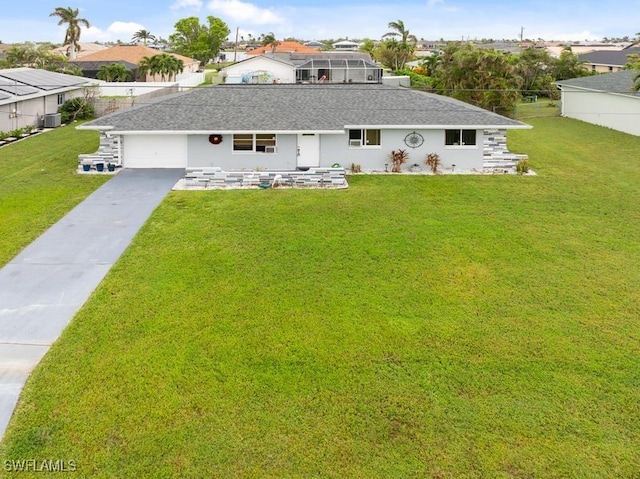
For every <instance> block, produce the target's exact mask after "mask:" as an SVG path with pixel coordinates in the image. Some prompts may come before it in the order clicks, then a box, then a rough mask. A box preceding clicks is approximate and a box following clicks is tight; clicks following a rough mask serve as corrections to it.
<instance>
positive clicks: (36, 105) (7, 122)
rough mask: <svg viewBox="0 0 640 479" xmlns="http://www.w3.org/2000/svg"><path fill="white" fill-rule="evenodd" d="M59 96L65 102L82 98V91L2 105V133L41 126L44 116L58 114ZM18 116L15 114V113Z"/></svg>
mask: <svg viewBox="0 0 640 479" xmlns="http://www.w3.org/2000/svg"><path fill="white" fill-rule="evenodd" d="M58 94H62V95H63V100H64V101H66V100H71V99H72V98H75V97H77V96H82V95H83V92H82V90H71V91H66V92H65V91H58V92H52V93H49V94H47V95H43V96H35V97H31V98H23V99H20V100H19V101H16V102H3V103H2V104H0V131H11V130H15V129H17V128H24V127H25V126H27V125H39V124H40V120H41V118H42V116H43V115H46V114H49V113H57V112H58V107H59V105H58ZM14 109H15V111H16V114H15V115H14V114H13V111H14Z"/></svg>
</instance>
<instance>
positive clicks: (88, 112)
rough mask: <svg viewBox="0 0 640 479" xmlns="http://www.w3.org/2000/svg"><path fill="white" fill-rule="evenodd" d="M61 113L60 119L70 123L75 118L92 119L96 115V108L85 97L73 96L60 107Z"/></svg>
mask: <svg viewBox="0 0 640 479" xmlns="http://www.w3.org/2000/svg"><path fill="white" fill-rule="evenodd" d="M58 113H60V121H62V123H69V122H70V121H74V120H91V119H93V118H94V117H95V114H96V112H95V109H94V108H93V106H92V105H91V104H90V103H89V102H88V101H87V100H86V99H84V98H80V97H78V98H72V99H71V100H67V101H65V102H64V104H63V105H62V106H61V107H60V108H58Z"/></svg>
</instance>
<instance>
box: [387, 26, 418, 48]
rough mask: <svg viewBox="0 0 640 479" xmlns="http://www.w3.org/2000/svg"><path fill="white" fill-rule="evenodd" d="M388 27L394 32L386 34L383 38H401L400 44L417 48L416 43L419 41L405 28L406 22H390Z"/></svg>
mask: <svg viewBox="0 0 640 479" xmlns="http://www.w3.org/2000/svg"><path fill="white" fill-rule="evenodd" d="M387 26H388V27H389V28H391V29H393V30H394V31H391V32H387V33H385V34H384V35H382V37H383V38H384V37H398V36H399V37H400V38H401V40H400V43H410V44H411V45H413V47H415V46H416V43H418V39H417V38H416V36H415V35H412V34H410V33H409V30H407V29H406V28H405V26H404V22H403V21H402V20H398V21H396V22H389V25H387Z"/></svg>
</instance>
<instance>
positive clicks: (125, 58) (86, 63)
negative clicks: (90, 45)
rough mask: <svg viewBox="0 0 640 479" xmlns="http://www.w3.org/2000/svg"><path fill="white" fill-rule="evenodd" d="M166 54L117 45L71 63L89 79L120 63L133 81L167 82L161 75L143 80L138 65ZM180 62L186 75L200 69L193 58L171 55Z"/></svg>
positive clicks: (149, 75)
mask: <svg viewBox="0 0 640 479" xmlns="http://www.w3.org/2000/svg"><path fill="white" fill-rule="evenodd" d="M162 53H164V52H160V51H158V50H156V49H155V48H151V47H146V46H144V45H116V46H114V47H111V48H106V49H104V50H100V51H97V52H94V53H91V54H89V55H86V56H83V57H82V58H80V59H77V60H74V61H72V62H70V63H71V64H73V65H77V66H78V67H80V68H81V69H82V74H83V75H84V76H85V77H88V78H97V77H98V76H97V75H98V72H99V71H100V67H101V66H103V65H111V64H112V63H120V64H122V65H124V66H125V67H126V68H127V69H128V70H129V71H130V72H131V75H132V76H131V79H132V80H135V81H149V82H154V81H166V80H167V78H165V79H162V78H161V76H160V75H155V76H154V75H151V74H149V73H148V74H147V75H146V76H145V77H143V78H141V75H140V74H139V72H138V64H139V63H140V60H142V59H143V58H144V57H148V58H151V57H152V56H154V55H160V54H162ZM169 55H172V56H174V57H176V58H178V59H180V60H182V63H183V65H184V70H183V71H184V73H194V72H197V71H198V69H199V68H200V62H199V61H198V60H195V59H193V58H188V57H185V56H182V55H178V54H177V53H169Z"/></svg>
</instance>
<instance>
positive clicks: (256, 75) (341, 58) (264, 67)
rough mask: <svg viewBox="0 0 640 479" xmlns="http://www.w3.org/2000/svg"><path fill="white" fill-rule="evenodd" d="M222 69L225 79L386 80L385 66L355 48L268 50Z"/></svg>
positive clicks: (277, 80)
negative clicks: (351, 49)
mask: <svg viewBox="0 0 640 479" xmlns="http://www.w3.org/2000/svg"><path fill="white" fill-rule="evenodd" d="M220 73H221V76H222V78H223V82H224V83H245V84H246V83H382V68H381V67H380V66H379V65H376V64H375V63H374V62H373V61H372V60H371V56H370V55H369V54H368V53H354V52H314V53H298V52H282V53H265V54H263V55H255V56H253V57H250V58H247V59H246V60H243V61H241V62H238V63H234V64H233V65H229V66H228V67H226V68H223V69H222V70H221V71H220Z"/></svg>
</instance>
